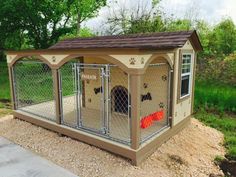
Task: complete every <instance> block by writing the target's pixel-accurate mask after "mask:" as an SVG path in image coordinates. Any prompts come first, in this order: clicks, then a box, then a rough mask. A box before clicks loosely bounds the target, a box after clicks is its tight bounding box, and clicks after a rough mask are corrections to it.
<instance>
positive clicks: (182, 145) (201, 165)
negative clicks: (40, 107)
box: [0, 117, 225, 177]
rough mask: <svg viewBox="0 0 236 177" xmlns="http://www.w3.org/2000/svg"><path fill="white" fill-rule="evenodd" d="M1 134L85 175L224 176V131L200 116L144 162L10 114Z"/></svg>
mask: <svg viewBox="0 0 236 177" xmlns="http://www.w3.org/2000/svg"><path fill="white" fill-rule="evenodd" d="M0 136H4V137H6V138H8V139H9V140H12V141H13V142H15V143H17V144H20V145H22V146H23V147H25V148H28V149H31V150H32V151H34V152H36V153H38V154H40V155H41V156H43V157H45V158H47V159H49V160H51V161H53V162H54V163H56V164H58V165H60V166H62V167H64V168H66V169H68V170H70V171H71V172H73V173H75V174H77V175H79V176H80V177H85V176H99V177H101V176H104V177H110V176H127V177H149V176H155V177H156V176H171V177H174V176H196V177H201V176H223V172H222V171H220V169H219V167H217V166H216V165H215V164H214V158H215V156H216V155H218V156H224V154H225V149H224V147H223V146H222V143H223V134H222V133H221V132H219V131H217V130H215V129H213V128H210V127H207V126H204V125H203V124H202V123H200V122H199V121H197V120H196V119H192V120H191V124H190V125H189V126H188V127H187V128H185V129H184V130H183V131H181V132H180V133H179V134H177V135H175V136H174V137H172V138H171V139H170V140H169V141H167V142H166V143H164V144H163V145H162V146H161V147H160V148H159V149H158V150H156V152H155V153H153V154H152V155H151V156H150V157H149V158H148V159H147V160H146V161H144V162H143V163H142V164H141V166H139V167H135V166H132V165H131V164H130V163H129V161H128V160H126V159H123V158H121V157H118V156H116V155H113V154H110V153H108V152H105V151H102V150H100V149H98V148H96V147H93V146H90V145H87V144H85V143H82V142H79V141H76V140H72V139H70V138H68V137H60V136H58V134H56V133H53V132H51V131H48V130H45V129H43V128H40V127H37V126H34V125H32V124H30V123H27V122H24V121H20V120H15V119H11V117H8V118H7V119H5V120H4V121H3V122H1V123H0Z"/></svg>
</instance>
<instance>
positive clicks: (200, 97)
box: [194, 81, 236, 113]
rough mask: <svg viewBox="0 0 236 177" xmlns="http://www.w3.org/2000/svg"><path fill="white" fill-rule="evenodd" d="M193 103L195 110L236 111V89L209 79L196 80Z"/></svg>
mask: <svg viewBox="0 0 236 177" xmlns="http://www.w3.org/2000/svg"><path fill="white" fill-rule="evenodd" d="M194 104H195V108H196V110H199V109H202V108H203V109H207V110H209V111H215V110H217V111H218V112H221V113H222V112H224V111H228V112H233V113H236V89H235V87H233V86H227V85H222V84H217V83H211V82H209V81H208V82H206V81H196V86H195V100H194Z"/></svg>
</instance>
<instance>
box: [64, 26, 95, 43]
mask: <svg viewBox="0 0 236 177" xmlns="http://www.w3.org/2000/svg"><path fill="white" fill-rule="evenodd" d="M92 36H95V34H93V32H92V31H91V30H90V29H89V28H86V27H85V28H81V29H80V31H79V34H77V32H76V31H74V32H73V33H70V34H66V35H64V36H61V37H60V40H64V39H71V38H76V37H92Z"/></svg>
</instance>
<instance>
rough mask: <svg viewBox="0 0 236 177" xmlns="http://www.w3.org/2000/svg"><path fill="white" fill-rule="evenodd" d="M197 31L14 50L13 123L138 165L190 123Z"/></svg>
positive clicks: (70, 41) (81, 40)
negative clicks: (23, 122)
mask: <svg viewBox="0 0 236 177" xmlns="http://www.w3.org/2000/svg"><path fill="white" fill-rule="evenodd" d="M200 50H202V47H201V44H200V42H199V39H198V36H197V34H196V32H195V31H186V32H169V33H153V34H141V35H130V36H103V37H93V38H76V39H68V40H64V41H60V42H58V43H57V44H55V45H54V46H52V47H50V48H49V49H45V50H26V51H8V52H7V59H8V66H9V76H10V83H11V91H12V102H13V109H14V111H13V114H14V117H16V118H19V119H23V120H26V121H29V122H31V123H33V124H36V125H39V126H42V127H45V128H47V129H50V130H53V131H56V132H58V133H60V134H64V135H67V136H70V137H72V138H75V139H78V140H81V141H83V142H86V143H89V144H92V145H95V146H97V147H100V148H103V149H105V150H108V151H110V152H114V153H117V154H119V155H121V156H124V157H127V158H129V159H131V160H132V162H133V164H136V165H137V164H139V163H140V162H141V161H142V160H143V159H144V158H145V157H147V156H148V155H149V154H150V153H151V152H152V151H154V149H155V148H157V147H158V146H159V145H160V144H161V143H162V142H164V141H165V140H167V139H168V138H169V137H171V136H172V135H173V134H176V133H177V132H178V131H179V130H181V129H182V128H183V127H184V126H185V125H187V123H188V122H189V117H190V116H191V114H192V107H193V89H194V72H195V71H194V67H195V60H196V57H195V56H196V52H197V51H200Z"/></svg>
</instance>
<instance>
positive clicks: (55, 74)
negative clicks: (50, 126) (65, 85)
mask: <svg viewBox="0 0 236 177" xmlns="http://www.w3.org/2000/svg"><path fill="white" fill-rule="evenodd" d="M52 76H53V89H54V96H55V102H56V123H57V124H61V102H60V88H59V87H60V84H59V82H60V81H59V73H58V69H52Z"/></svg>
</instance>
